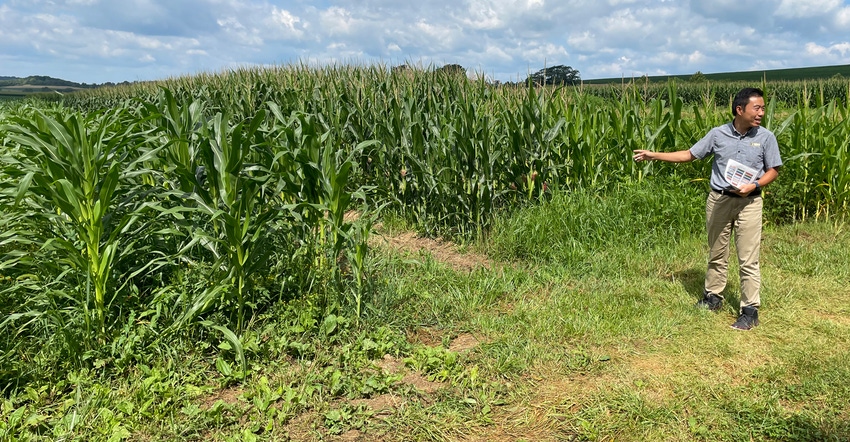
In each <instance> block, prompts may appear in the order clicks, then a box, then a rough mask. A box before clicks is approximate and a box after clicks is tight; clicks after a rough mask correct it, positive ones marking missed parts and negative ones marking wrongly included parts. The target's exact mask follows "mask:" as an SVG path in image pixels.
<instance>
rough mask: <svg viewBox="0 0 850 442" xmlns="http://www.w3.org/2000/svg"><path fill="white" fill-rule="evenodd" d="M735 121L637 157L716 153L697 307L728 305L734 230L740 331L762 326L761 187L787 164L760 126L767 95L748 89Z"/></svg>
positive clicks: (736, 103)
mask: <svg viewBox="0 0 850 442" xmlns="http://www.w3.org/2000/svg"><path fill="white" fill-rule="evenodd" d="M732 116H733V120H732V121H731V122H730V123H728V124H724V125H722V126H718V127H715V128H713V129H711V130H710V131H709V132H708V134H706V135H705V136H704V137H703V138H702V139H701V140H699V141H698V142H697V143H696V144H694V145H693V146H692V147H691V148H690V149H688V150H680V151H677V152H652V151H649V150H635V151H634V159H635V161H649V160H660V161H667V162H672V163H684V162H688V161H693V160H695V159H703V158H705V157H707V156H708V155H714V158H713V161H712V165H711V178H710V180H709V185H710V186H711V192H710V193H709V194H708V199H707V201H706V204H705V215H706V230H707V231H708V246H709V256H708V270H707V271H706V273H705V292H704V294H703V298H702V300H700V301H699V302H698V303H697V306H698V307H701V308H707V309H709V310H712V311H716V310H719V309H720V307H721V306H722V304H723V295H722V294H721V292H722V291H723V289H724V288H725V287H726V279H727V270H728V268H729V244H730V238H731V234H732V232H733V231H734V232H735V248H736V249H737V251H738V263H739V265H740V277H741V304H740V309H739V316H738V319H737V320H736V321H735V323H734V324H732V328H734V329H736V330H750V329H751V328H753V327H755V326H757V325H758V324H759V320H758V309H759V306H760V305H761V300H760V297H759V292H760V289H761V273H760V271H759V249H760V245H761V227H762V198H761V191H762V188H763V187H765V186H767V185H768V184H770V183H772V182H773V180H775V179H776V177H777V176H778V174H779V172H778V168H779V167H780V166H782V158H781V157H780V156H779V145H778V143H777V141H776V136H774V135H773V133H772V132H770V131H769V130H767V129H765V128H763V127H761V119H762V117H763V116H764V93H763V92H762V91H761V90H760V89H756V88H744V89H742V90H741V91H739V92H738V94H737V95H736V96H735V99H734V100H733V102H732Z"/></svg>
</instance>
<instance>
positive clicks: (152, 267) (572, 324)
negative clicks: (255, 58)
mask: <svg viewBox="0 0 850 442" xmlns="http://www.w3.org/2000/svg"><path fill="white" fill-rule="evenodd" d="M447 73H448V74H449V75H446V74H447ZM455 74H456V73H455V72H442V71H417V70H412V69H406V70H403V71H402V70H398V71H395V72H387V71H385V70H383V69H380V68H327V69H310V68H305V67H288V68H279V69H265V70H252V69H249V70H239V71H234V72H230V73H227V74H221V75H210V76H206V75H201V76H196V77H186V78H178V79H171V80H167V81H163V82H161V83H158V84H136V85H125V86H121V87H115V88H108V89H101V90H97V91H86V92H84V93H75V94H71V95H67V96H62V97H59V96H58V95H57V97H55V98H52V99H51V100H50V101H36V100H27V101H18V102H14V103H13V104H8V103H7V104H4V105H0V140H2V148H0V155H2V157H3V164H4V166H3V169H2V171H0V207H2V210H0V225H2V229H0V231H2V235H0V254H2V255H0V272H2V275H0V329H1V330H0V332H2V336H3V337H2V338H0V350H2V351H0V389H1V390H2V391H3V398H2V402H0V438H2V439H4V440H55V439H86V440H124V439H127V440H146V439H152V440H170V439H188V440H200V439H206V440H210V439H211V440H257V439H260V440H287V439H292V440H328V439H331V440H332V439H334V438H336V437H339V438H341V439H352V438H362V439H367V440H460V439H466V438H477V439H486V440H506V439H508V440H607V439H612V438H613V439H617V440H657V439H666V440H730V441H732V440H741V439H747V438H751V439H754V440H776V441H785V440H795V441H797V440H811V441H821V440H846V439H847V438H848V436H850V415H848V410H847V408H846V406H845V405H844V404H846V403H848V400H850V390H848V389H847V388H846V386H845V385H844V384H845V382H844V379H846V376H847V374H848V373H847V369H846V367H847V366H848V364H847V362H848V361H847V357H846V355H847V354H848V350H850V348H848V345H850V344H848V340H847V339H846V336H848V334H847V331H848V330H847V327H848V326H850V323H848V321H847V320H846V319H845V316H846V314H847V313H848V311H847V308H846V306H845V305H846V302H844V300H843V298H844V297H845V295H844V291H845V289H844V282H845V281H846V280H847V278H848V276H850V275H848V269H850V262H849V261H848V256H847V254H846V250H847V247H848V246H850V244H848V237H847V235H846V232H845V231H844V230H845V229H846V226H845V225H844V222H845V220H846V215H847V209H848V206H847V205H848V200H850V179H848V176H850V163H848V161H850V156H848V152H847V150H848V148H850V147H848V146H850V120H848V112H850V105H848V104H847V102H848V100H847V98H848V97H847V95H845V96H842V97H838V98H834V99H832V98H827V97H826V96H817V97H813V99H811V100H808V99H807V100H801V101H799V103H800V104H796V105H794V106H789V105H788V104H787V103H786V102H785V101H783V100H781V99H779V98H778V96H777V91H778V90H779V88H778V87H775V86H774V85H773V84H770V83H768V84H767V85H766V86H767V87H766V89H767V91H768V103H769V104H768V112H767V115H766V117H765V120H764V123H765V125H766V126H768V127H769V128H770V129H771V130H773V131H774V132H775V133H776V135H777V137H778V139H779V141H780V148H781V150H782V153H783V157H784V159H785V162H786V165H785V167H784V168H783V170H782V173H781V175H780V178H779V180H778V181H777V182H776V183H774V184H772V185H771V186H770V187H769V188H768V189H767V194H766V199H767V201H766V207H767V210H768V213H767V220H766V221H767V223H766V224H767V227H766V232H765V235H764V237H765V244H764V248H763V254H764V256H763V266H764V267H763V275H764V282H765V285H764V289H763V299H764V301H765V305H764V308H763V315H762V316H763V323H762V325H761V326H760V327H759V328H757V329H756V330H755V331H753V332H751V333H734V332H732V331H731V330H729V328H728V324H729V323H730V322H731V321H732V319H733V317H734V314H735V308H734V305H735V304H736V293H737V282H736V280H735V278H732V279H731V280H730V286H729V288H728V289H727V299H729V301H730V302H729V304H728V305H727V306H726V308H725V310H724V311H723V312H721V313H720V314H711V313H708V312H704V311H697V310H694V309H693V307H692V305H693V303H694V302H695V300H696V298H697V297H698V296H699V295H700V294H701V293H702V289H701V283H702V279H703V277H704V259H705V257H704V255H705V253H704V244H703V242H704V240H703V235H704V232H703V217H704V215H703V207H704V195H705V191H706V188H707V187H706V186H707V183H706V177H707V176H708V173H707V169H708V167H709V165H708V164H707V163H699V162H697V163H688V164H679V165H674V164H666V163H650V164H645V163H644V164H637V163H635V162H633V161H632V160H631V152H632V150H633V149H636V148H642V147H649V148H652V149H658V150H672V149H677V148H683V147H685V146H688V145H690V144H691V143H693V142H694V141H695V140H696V139H697V138H699V137H701V136H702V134H703V133H705V131H706V130H708V128H710V127H712V126H714V125H716V124H719V123H721V122H723V121H726V120H728V114H729V110H728V106H726V105H722V106H719V107H718V106H716V105H715V103H714V102H712V101H711V100H702V101H695V102H690V101H686V100H685V99H683V98H682V97H681V96H680V91H681V90H682V89H686V88H685V87H684V86H683V85H680V84H679V83H677V82H671V83H669V84H666V85H665V86H664V88H665V96H664V98H655V99H645V98H644V96H645V95H644V94H642V92H641V87H640V86H635V85H631V86H628V87H622V89H621V90H622V98H621V99H618V100H616V101H612V100H608V99H606V98H602V97H600V96H598V95H595V94H593V93H588V92H586V91H587V89H584V90H582V89H577V88H564V87H562V88H540V89H538V88H533V87H519V88H513V87H493V86H491V85H488V84H486V83H485V82H483V81H468V80H466V79H465V78H461V77H459V76H458V75H455ZM832 81H839V80H832ZM845 90H847V85H846V84H845ZM797 94H798V95H799V96H803V97H807V95H808V94H809V92H808V89H807V86H806V88H804V86H803V85H802V84H798V85H797ZM410 230H413V231H417V232H419V233H424V234H425V235H426V236H430V237H443V238H448V239H454V240H456V243H457V244H458V245H457V246H453V247H452V248H451V250H450V251H449V252H447V251H446V249H445V247H443V245H441V244H439V243H433V244H432V246H431V248H430V249H427V248H426V249H425V250H420V248H419V244H420V243H418V242H414V243H413V244H414V245H413V246H410V245H408V246H404V244H405V243H404V241H403V239H402V238H404V237H405V233H406V232H408V231H410ZM399 244H402V245H401V247H399ZM459 249H460V250H462V251H463V252H465V253H460V252H459V251H458V250H459ZM447 253H448V254H449V256H447ZM733 267H734V266H733ZM733 272H734V268H733Z"/></svg>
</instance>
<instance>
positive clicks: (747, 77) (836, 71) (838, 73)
mask: <svg viewBox="0 0 850 442" xmlns="http://www.w3.org/2000/svg"><path fill="white" fill-rule="evenodd" d="M698 73H699V74H700V77H701V78H704V79H705V80H708V81H713V82H718V83H730V82H741V81H745V82H749V83H761V82H763V81H768V82H771V83H773V82H783V81H818V80H829V79H836V78H848V77H850V64H847V65H838V66H817V67H808V68H789V69H767V70H763V71H746V72H718V73H712V74H705V73H702V72H698ZM694 75H695V74H685V75H649V76H646V77H641V81H643V80H648V81H650V82H654V83H667V82H668V81H670V80H673V79H675V80H679V81H687V80H690V79H692V77H693V76H694ZM634 80H637V79H635V78H594V79H592V80H584V81H583V82H584V84H612V83H613V84H618V83H622V82H623V81H634Z"/></svg>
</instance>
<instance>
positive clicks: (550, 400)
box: [363, 224, 850, 441]
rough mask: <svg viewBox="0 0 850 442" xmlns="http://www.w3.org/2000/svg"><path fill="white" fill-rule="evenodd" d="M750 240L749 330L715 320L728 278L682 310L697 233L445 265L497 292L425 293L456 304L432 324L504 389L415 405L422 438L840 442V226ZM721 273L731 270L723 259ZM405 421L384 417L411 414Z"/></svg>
mask: <svg viewBox="0 0 850 442" xmlns="http://www.w3.org/2000/svg"><path fill="white" fill-rule="evenodd" d="M764 241H765V243H764V252H763V279H764V289H763V306H762V309H761V313H762V317H761V325H760V326H759V327H757V328H756V329H754V330H753V331H751V332H738V331H735V330H732V329H731V328H730V327H729V325H730V324H731V323H732V322H733V321H734V318H735V314H736V303H737V298H736V297H735V295H734V293H735V290H736V289H737V282H736V281H734V279H736V277H733V278H731V279H730V286H729V288H728V289H727V292H728V294H727V301H728V302H727V304H726V305H725V307H724V309H723V310H722V311H721V312H718V313H711V312H706V311H700V310H696V309H694V308H693V303H694V302H695V301H696V300H697V296H698V294H699V292H700V288H699V286H700V284H701V279H702V275H703V273H702V270H701V267H702V266H703V263H702V261H703V259H704V257H703V256H702V255H703V253H704V251H703V246H702V244H701V239H700V238H692V239H687V240H684V241H681V242H679V243H677V244H674V245H673V246H672V249H673V250H672V251H669V250H670V249H668V251H669V252H668V254H667V255H663V254H659V253H655V252H650V253H648V254H646V255H641V256H636V255H635V254H634V253H622V251H617V250H614V251H607V252H603V253H602V254H603V255H606V256H603V257H602V259H600V260H599V261H596V262H595V263H593V264H591V267H596V268H595V269H594V270H592V271H591V272H589V273H588V272H582V273H581V274H580V275H579V276H576V272H575V269H563V268H557V266H555V265H549V266H540V265H534V266H531V267H527V268H525V269H524V270H517V269H510V270H504V269H503V270H489V271H483V272H479V273H477V274H476V273H473V274H470V276H458V277H457V278H458V281H456V282H455V283H454V285H455V286H456V287H458V286H461V287H462V286H464V285H479V286H480V285H482V284H483V285H487V284H486V283H484V282H482V281H489V284H490V286H492V287H494V288H495V291H496V292H498V293H499V295H500V296H497V297H492V298H491V297H489V296H488V295H487V293H478V294H477V295H469V296H467V297H463V296H459V295H457V294H455V295H454V296H452V295H450V296H449V297H448V298H449V299H444V300H443V301H434V302H436V303H440V302H447V303H450V304H452V305H453V306H454V308H455V309H456V310H457V311H455V315H456V317H457V318H459V320H457V321H453V322H450V323H448V324H447V327H449V328H451V327H456V328H460V329H467V330H471V331H472V332H474V333H478V334H480V335H482V336H483V337H484V338H483V339H482V341H483V342H484V343H483V344H482V345H480V346H479V347H477V348H475V349H473V350H472V353H471V354H470V356H469V357H468V359H467V360H466V362H467V363H468V364H474V365H476V366H478V367H480V368H481V371H482V372H483V373H486V376H487V377H488V379H489V380H490V381H493V382H498V383H500V384H501V385H503V386H506V388H505V390H504V392H505V393H504V397H502V399H501V401H499V402H500V404H499V405H498V406H495V407H494V408H493V409H492V412H491V413H490V414H489V415H488V416H486V417H484V418H482V417H480V416H474V415H472V416H470V415H466V416H462V417H460V418H459V421H451V419H449V418H448V417H449V416H451V413H449V412H445V411H441V409H440V406H439V405H433V404H431V405H425V406H424V407H425V408H426V409H427V411H428V412H431V413H437V415H438V417H437V418H434V419H433V420H431V421H430V423H428V424H427V425H432V426H433V427H434V428H432V429H431V430H429V431H427V432H424V433H422V434H433V435H439V436H437V437H434V438H435V439H445V440H459V441H509V440H510V441H515V440H529V441H540V440H552V441H560V440H627V441H628V440H634V441H643V440H736V441H737V440H794V441H797V440H811V441H815V440H848V438H850V383H847V382H846V379H848V378H850V377H848V375H850V364H848V362H850V356H848V355H850V304H848V301H850V299H848V297H850V296H849V295H848V290H847V287H846V283H847V282H848V281H850V279H848V271H850V260H849V259H848V256H847V253H846V250H848V246H850V242H848V240H847V238H846V235H845V234H844V232H843V227H841V226H838V227H836V226H831V225H827V224H803V225H797V226H784V227H778V228H769V229H768V230H767V231H766V234H765V240H764ZM632 252H634V251H632ZM436 267H439V265H438V264H437V265H436ZM426 272H427V270H426ZM499 272H502V273H503V274H502V275H501V276H494V275H496V274H497V273H499ZM505 272H507V275H505V274H504V273H505ZM518 274H521V276H518ZM730 274H731V275H733V276H736V275H737V270H736V268H735V267H734V265H733V268H732V269H731V273H730ZM608 275H612V276H608ZM517 281H519V282H517ZM449 285H452V284H449ZM511 289H515V290H511ZM462 291H463V290H462V289H457V288H456V289H455V290H454V292H462ZM450 292H453V291H451V290H450ZM490 300H492V302H491V301H490ZM432 308H433V309H434V310H437V311H440V310H441V306H439V305H435V306H432ZM449 396H451V395H449ZM440 413H444V414H442V415H441V414H440ZM409 417H410V415H409V414H408V415H407V416H405V415H403V414H398V413H396V414H394V415H392V416H390V417H388V418H387V419H388V422H391V425H393V426H396V425H411V426H415V425H416V424H414V423H412V422H408V421H407V420H406V419H409ZM464 419H466V420H464ZM416 438H419V437H418V436H417V437H416ZM423 438H424V439H427V438H428V437H423ZM363 440H366V439H363ZM390 440H395V439H393V438H390ZM398 440H405V439H404V437H402V438H400V439H398Z"/></svg>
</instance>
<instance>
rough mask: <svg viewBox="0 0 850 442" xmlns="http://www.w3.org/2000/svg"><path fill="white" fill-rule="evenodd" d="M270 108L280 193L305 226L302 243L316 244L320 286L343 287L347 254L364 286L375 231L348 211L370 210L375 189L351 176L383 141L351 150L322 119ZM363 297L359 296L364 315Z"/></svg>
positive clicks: (289, 215)
mask: <svg viewBox="0 0 850 442" xmlns="http://www.w3.org/2000/svg"><path fill="white" fill-rule="evenodd" d="M268 106H269V108H270V110H271V112H272V114H273V115H274V129H273V132H274V133H275V134H276V135H277V136H278V139H277V141H276V145H277V149H278V153H277V154H276V156H275V161H276V168H275V171H276V173H277V174H279V175H280V177H281V178H280V181H279V184H280V186H279V188H278V192H279V194H280V195H281V198H282V199H283V201H284V202H285V203H286V204H285V205H284V206H283V211H284V212H285V213H286V214H287V215H286V217H287V218H288V219H290V220H292V221H298V222H300V223H302V226H303V230H302V232H304V236H303V237H302V239H301V241H302V242H303V243H304V244H309V245H310V249H311V251H310V253H312V254H313V257H314V260H313V269H311V272H313V273H314V274H315V275H316V279H317V280H318V282H322V281H321V280H323V279H324V278H325V277H327V278H328V279H329V280H330V281H334V283H337V284H338V283H340V277H341V276H342V275H341V269H340V262H339V259H340V257H342V256H343V255H347V256H349V260H348V263H347V264H348V265H349V266H352V267H353V268H352V270H351V271H352V272H353V273H354V277H355V281H356V283H357V286H358V287H362V282H363V280H362V278H363V267H364V265H365V256H366V253H367V246H366V243H367V241H368V234H369V230H370V229H369V228H368V224H364V225H367V227H366V228H365V229H364V228H362V225H361V224H359V223H358V222H357V221H356V220H355V219H352V218H350V217H348V212H349V211H351V210H352V203H353V202H359V203H360V205H361V208H362V207H364V206H365V204H366V202H367V199H368V198H367V193H369V192H371V191H372V190H373V188H372V187H370V186H359V187H357V188H353V189H352V188H351V187H352V182H351V177H352V174H353V173H354V171H355V166H356V160H355V159H356V158H357V157H358V156H359V155H361V152H362V151H363V150H364V149H367V148H369V147H370V146H373V145H375V144H376V143H377V142H376V141H374V140H370V141H364V142H361V143H359V144H358V145H356V146H354V147H352V148H351V149H350V150H349V151H346V150H345V149H341V148H340V146H339V145H338V144H337V142H338V140H337V139H336V138H335V137H334V136H333V129H331V128H327V127H325V125H324V124H323V123H322V122H321V121H320V119H319V118H318V116H314V115H311V114H305V113H302V112H294V113H293V114H292V115H290V116H286V115H284V114H283V113H282V112H281V110H280V108H279V107H277V105H275V104H274V103H269V104H268ZM366 212H369V213H366ZM372 216H374V211H372V210H366V211H365V212H364V213H361V214H360V217H359V218H357V219H358V220H363V221H361V223H367V222H369V221H367V220H371V219H372V218H371V217H372ZM355 225H357V226H360V227H355ZM339 288H340V287H335V289H339ZM360 293H361V292H359V291H358V292H356V293H355V306H356V310H357V311H356V314H357V315H358V316H359V314H360V312H361V297H360ZM328 306H332V303H328Z"/></svg>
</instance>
